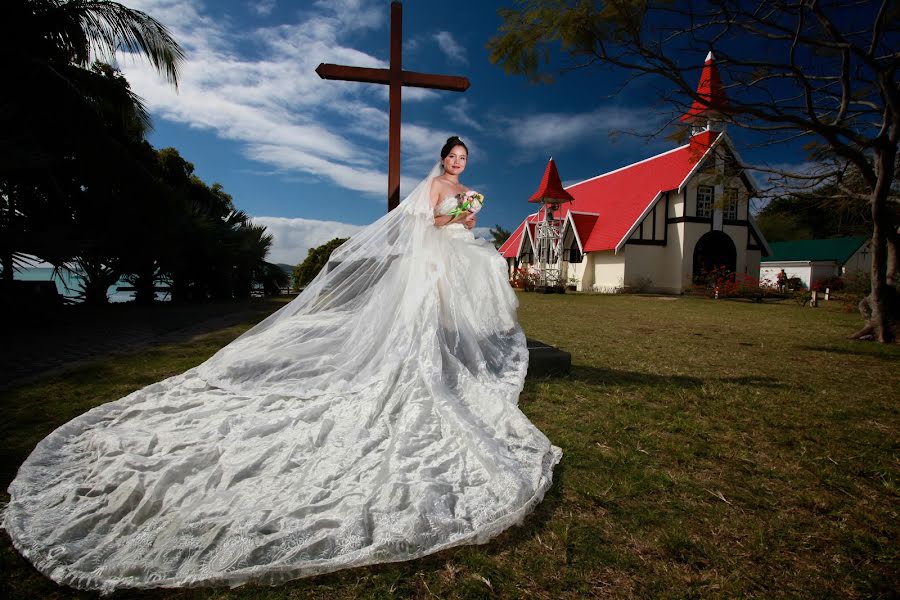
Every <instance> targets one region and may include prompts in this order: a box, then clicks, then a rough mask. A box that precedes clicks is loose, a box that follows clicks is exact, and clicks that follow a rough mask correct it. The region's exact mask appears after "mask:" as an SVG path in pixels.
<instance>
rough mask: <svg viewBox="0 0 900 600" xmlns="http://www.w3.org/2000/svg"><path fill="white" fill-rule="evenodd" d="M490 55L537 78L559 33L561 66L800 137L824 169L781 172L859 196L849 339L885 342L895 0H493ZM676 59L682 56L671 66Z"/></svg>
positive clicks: (896, 272)
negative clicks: (854, 317)
mask: <svg viewBox="0 0 900 600" xmlns="http://www.w3.org/2000/svg"><path fill="white" fill-rule="evenodd" d="M500 14H501V16H502V18H503V23H502V25H501V28H500V31H499V33H498V35H497V36H496V37H494V38H493V39H492V40H491V41H490V43H489V49H490V52H491V60H492V61H493V62H496V63H500V64H502V65H503V67H504V68H505V69H506V71H507V72H511V73H519V74H524V75H527V76H529V77H531V78H533V79H535V80H547V76H546V75H547V74H546V73H545V72H544V71H545V69H544V67H545V66H547V65H549V64H550V63H551V61H552V60H553V56H554V55H553V54H552V52H551V50H552V48H553V47H554V46H555V45H557V44H559V45H560V46H561V48H562V50H563V52H564V54H565V55H566V56H567V57H568V58H567V59H564V60H571V61H572V62H569V63H568V64H567V66H566V67H565V69H576V68H586V67H590V66H598V67H607V68H614V69H622V70H624V71H625V72H627V73H628V74H629V75H630V78H629V81H631V80H633V79H637V78H643V77H649V78H651V79H653V80H654V81H655V82H656V83H659V82H661V81H665V82H667V84H666V85H667V87H669V89H671V90H672V92H671V93H670V94H665V95H664V97H663V100H665V101H668V102H670V103H671V104H672V105H673V106H674V108H675V109H676V110H675V111H674V112H673V115H672V116H673V120H674V119H675V118H678V116H680V115H681V114H684V113H685V112H686V111H687V109H688V107H689V106H690V105H691V104H693V103H698V104H699V105H700V106H702V107H706V108H707V109H709V110H711V111H715V112H717V113H718V114H719V115H720V117H721V119H722V120H724V121H725V122H727V123H729V124H732V125H734V126H736V127H740V128H744V129H749V130H753V131H754V132H756V135H757V136H765V137H766V138H767V139H768V140H769V142H770V143H778V142H780V141H783V140H786V139H796V138H803V139H805V140H808V142H809V147H810V149H811V150H813V151H815V153H816V156H817V157H818V158H820V159H822V158H825V159H827V160H828V163H827V164H828V168H827V169H825V170H822V171H820V172H817V173H812V174H809V173H807V174H803V173H791V174H789V173H784V172H783V171H781V172H779V171H775V170H772V174H773V175H774V176H786V175H789V176H790V177H791V179H792V180H793V181H805V182H807V185H806V188H807V189H810V188H813V187H817V186H818V185H819V184H821V183H824V182H828V183H831V184H834V185H837V186H839V187H841V189H842V190H843V191H844V192H845V193H846V194H847V195H848V196H859V193H858V192H856V191H854V190H853V188H852V186H845V183H846V180H847V177H854V176H855V177H858V178H859V182H860V183H861V184H862V188H861V189H863V190H864V194H863V195H862V196H861V197H862V198H863V199H864V200H865V202H867V204H868V207H869V212H870V214H871V224H872V229H871V235H872V246H873V259H872V291H871V293H870V294H869V296H868V298H867V299H866V300H864V302H863V303H861V306H860V310H861V312H862V313H863V315H864V317H865V320H866V323H865V325H864V327H863V328H862V329H861V330H860V331H858V332H857V333H856V334H855V335H854V336H853V337H858V338H864V337H871V338H874V339H877V340H879V341H885V342H886V341H890V340H892V339H894V337H895V336H896V335H897V333H898V331H897V329H898V327H900V325H898V320H900V291H898V287H900V266H898V245H900V234H898V223H897V222H896V221H895V220H894V219H893V215H894V214H895V211H892V210H890V209H889V203H890V200H889V195H890V194H889V192H890V190H891V188H892V185H893V182H894V177H895V168H896V161H897V145H898V140H900V85H898V81H897V70H898V65H900V53H898V51H897V39H898V38H897V34H898V32H900V5H898V3H897V2H896V1H894V0H882V1H881V2H874V1H871V0H869V1H867V0H861V1H859V2H853V3H843V2H837V1H831V2H824V1H823V2H819V1H814V0H794V1H790V2H779V1H775V0H762V1H760V2H756V3H747V2H742V1H741V0H690V1H686V2H668V1H665V0H650V1H648V0H608V1H606V2H602V3H600V2H592V1H590V0H527V1H522V2H520V3H519V8H518V9H502V10H501V11H500ZM713 49H714V50H715V56H716V64H717V65H718V67H719V70H720V72H721V73H722V74H723V81H724V88H725V89H726V91H727V92H728V96H729V101H728V103H727V105H724V106H711V105H710V98H709V97H705V96H703V95H701V94H698V92H697V90H696V87H695V86H696V83H697V79H698V68H699V66H700V65H699V64H698V63H699V61H698V60H697V57H699V56H702V55H703V53H705V52H706V51H707V50H713ZM685 64H688V65H689V66H687V67H686V66H684V65H685Z"/></svg>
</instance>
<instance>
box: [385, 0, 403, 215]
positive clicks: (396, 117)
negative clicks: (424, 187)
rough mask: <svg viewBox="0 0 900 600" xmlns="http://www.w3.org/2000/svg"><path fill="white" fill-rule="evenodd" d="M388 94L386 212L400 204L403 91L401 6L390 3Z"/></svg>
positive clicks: (396, 3) (397, 3)
mask: <svg viewBox="0 0 900 600" xmlns="http://www.w3.org/2000/svg"><path fill="white" fill-rule="evenodd" d="M390 72H391V74H390V80H391V83H390V85H389V90H390V91H389V92H388V114H389V118H388V132H389V133H388V212H390V211H392V210H394V209H395V208H397V205H399V204H400V106H401V104H402V103H401V101H400V94H401V90H402V89H403V5H402V4H400V3H399V2H391V66H390Z"/></svg>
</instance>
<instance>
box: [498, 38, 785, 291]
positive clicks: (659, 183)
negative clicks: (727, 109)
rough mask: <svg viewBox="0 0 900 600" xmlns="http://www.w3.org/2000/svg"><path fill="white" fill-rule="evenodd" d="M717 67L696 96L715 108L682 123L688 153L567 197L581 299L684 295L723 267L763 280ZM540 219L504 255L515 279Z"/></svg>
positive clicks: (568, 273)
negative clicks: (620, 292) (637, 293)
mask: <svg viewBox="0 0 900 600" xmlns="http://www.w3.org/2000/svg"><path fill="white" fill-rule="evenodd" d="M713 60H714V59H713V56H712V53H710V54H709V56H707V59H706V64H705V65H704V68H703V73H702V74H701V76H700V85H699V87H698V90H697V91H698V93H699V95H700V96H701V97H704V98H709V102H707V103H706V104H700V103H697V102H695V103H694V105H693V106H692V107H691V109H690V110H689V111H688V113H687V114H686V115H684V117H682V120H683V121H686V122H689V123H691V125H692V135H691V138H690V140H689V141H688V143H687V144H685V145H683V146H680V147H678V148H675V149H673V150H669V151H668V152H663V153H662V154H658V155H656V156H653V157H651V158H648V159H646V160H642V161H639V162H637V163H634V164H631V165H628V166H625V167H622V168H621V169H616V170H614V171H611V172H609V173H605V174H603V175H598V176H596V177H592V178H590V179H587V180H585V181H581V182H579V183H576V184H573V185H570V186H567V187H566V188H565V190H566V191H567V192H568V193H569V194H570V195H571V196H572V197H573V198H574V200H573V201H572V202H566V203H565V204H562V205H560V207H559V210H558V211H557V212H556V214H557V215H558V216H559V218H562V219H563V220H564V223H563V232H562V244H561V246H562V247H561V252H562V256H563V265H562V268H563V272H564V274H563V279H567V278H575V279H577V281H578V282H577V289H578V290H584V291H589V290H595V291H612V290H616V289H621V288H623V287H638V288H641V289H645V290H655V291H660V292H668V293H680V292H682V291H683V290H684V288H685V287H686V286H689V285H692V284H695V283H697V282H700V281H705V279H706V277H705V274H706V273H708V272H709V271H711V270H712V269H714V268H721V267H724V268H725V269H726V270H728V271H730V272H732V273H745V274H748V275H750V276H752V277H758V276H759V268H760V260H761V258H762V257H764V256H768V255H769V254H770V250H769V247H768V245H767V243H766V240H765V239H764V237H763V235H762V233H761V232H760V230H759V228H758V227H757V226H756V223H755V222H754V220H753V217H752V216H751V215H750V198H751V197H752V196H753V195H754V194H755V193H756V188H755V187H754V184H753V180H752V178H751V177H749V176H748V175H747V174H746V173H745V172H744V170H743V169H742V168H741V167H740V165H742V164H743V162H742V161H741V160H740V158H739V156H738V154H737V151H736V150H735V148H734V145H733V144H732V142H731V139H730V138H729V137H728V135H727V133H725V131H724V127H723V126H722V124H721V121H720V118H719V117H720V114H719V113H718V112H716V110H715V107H716V106H723V105H725V104H726V102H727V100H726V99H725V95H724V92H723V90H722V84H721V81H720V79H719V75H718V71H717V69H716V67H715V64H714V62H713ZM548 170H549V166H548ZM545 178H546V176H545ZM543 219H544V209H543V208H541V209H540V210H538V212H536V213H533V214H530V215H528V216H527V217H526V218H525V220H524V221H522V223H521V224H520V225H519V227H518V228H517V229H516V230H515V231H514V232H513V233H512V235H510V237H509V239H508V240H507V241H506V242H505V243H504V244H503V245H502V246H500V249H499V250H500V252H501V253H502V254H503V256H504V257H505V258H506V259H507V262H508V264H509V267H510V272H512V270H513V269H515V268H517V267H519V266H521V265H522V264H523V263H524V264H531V263H533V262H534V255H535V242H536V240H535V225H536V223H537V222H539V221H542V220H543Z"/></svg>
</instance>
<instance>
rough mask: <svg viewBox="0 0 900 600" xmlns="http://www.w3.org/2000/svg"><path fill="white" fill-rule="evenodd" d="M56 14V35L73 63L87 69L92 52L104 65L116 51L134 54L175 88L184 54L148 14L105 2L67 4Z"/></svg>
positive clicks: (59, 6)
mask: <svg viewBox="0 0 900 600" xmlns="http://www.w3.org/2000/svg"><path fill="white" fill-rule="evenodd" d="M56 10H57V11H59V12H58V14H56V15H54V16H55V17H56V19H55V20H56V22H57V23H58V24H59V25H60V26H61V27H59V29H58V30H57V31H58V34H57V35H58V38H59V41H60V42H61V43H62V45H63V46H64V47H65V48H66V49H67V51H68V53H69V59H70V60H71V61H72V62H73V63H75V64H77V65H79V66H82V67H87V66H89V65H90V63H91V60H92V57H91V50H93V51H94V52H95V53H96V54H97V56H98V57H99V58H101V59H102V60H105V61H110V60H112V58H113V57H114V55H115V53H116V51H118V50H122V51H124V52H130V53H136V54H140V55H142V56H144V57H146V58H147V59H148V60H149V61H150V64H152V65H153V67H154V68H155V69H156V70H157V71H158V72H159V73H161V74H163V75H164V76H165V77H166V79H167V80H168V81H169V82H170V83H172V84H173V85H175V86H176V87H177V86H178V66H179V65H180V63H181V61H182V60H184V51H183V50H182V48H181V46H179V45H178V42H176V41H175V39H174V38H173V37H172V34H171V33H170V32H169V30H168V28H166V26H165V25H163V24H162V23H160V22H159V21H157V20H156V19H154V18H153V17H151V16H150V15H148V14H147V13H144V12H142V11H139V10H135V9H132V8H128V7H127V6H124V5H122V4H119V3H118V2H110V1H108V0H69V1H67V2H60V3H58V4H57V7H56Z"/></svg>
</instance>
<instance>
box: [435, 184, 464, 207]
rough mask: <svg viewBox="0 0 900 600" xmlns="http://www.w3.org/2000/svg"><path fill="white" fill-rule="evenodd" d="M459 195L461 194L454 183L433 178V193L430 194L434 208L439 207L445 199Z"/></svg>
mask: <svg viewBox="0 0 900 600" xmlns="http://www.w3.org/2000/svg"><path fill="white" fill-rule="evenodd" d="M457 193H459V192H458V191H457V189H456V187H455V186H454V185H453V184H452V183H449V182H447V181H444V180H442V179H441V178H440V177H432V179H431V193H430V194H429V196H430V199H431V204H432V206H435V205H437V204H438V203H439V202H441V201H442V200H444V199H445V198H449V197H450V196H455V195H456V194H457Z"/></svg>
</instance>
